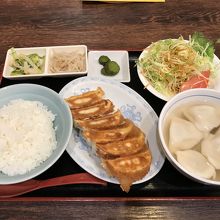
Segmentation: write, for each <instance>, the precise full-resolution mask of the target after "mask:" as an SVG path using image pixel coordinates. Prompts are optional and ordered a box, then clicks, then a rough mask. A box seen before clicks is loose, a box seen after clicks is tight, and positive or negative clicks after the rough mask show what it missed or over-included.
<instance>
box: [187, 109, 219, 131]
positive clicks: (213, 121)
mask: <svg viewBox="0 0 220 220" xmlns="http://www.w3.org/2000/svg"><path fill="white" fill-rule="evenodd" d="M183 114H184V115H185V117H186V118H187V119H188V120H190V121H191V122H192V123H193V124H195V126H196V127H197V128H198V129H199V130H200V131H204V132H209V131H211V130H212V129H213V128H215V127H217V126H219V125H220V113H219V112H218V110H217V109H216V108H215V107H213V106H210V105H197V106H192V107H190V108H188V109H186V110H185V111H184V112H183Z"/></svg>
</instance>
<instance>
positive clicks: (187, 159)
mask: <svg viewBox="0 0 220 220" xmlns="http://www.w3.org/2000/svg"><path fill="white" fill-rule="evenodd" d="M176 156H177V161H178V162H179V163H180V164H181V165H182V166H183V167H184V168H185V169H186V170H187V171H189V172H190V173H192V174H193V175H195V176H198V177H202V178H206V179H211V178H213V179H214V178H215V176H216V171H215V168H214V167H213V166H212V165H211V164H210V163H209V162H208V160H207V159H206V158H205V157H204V156H203V155H202V154H201V153H200V152H198V151H195V150H185V151H177V152H176Z"/></svg>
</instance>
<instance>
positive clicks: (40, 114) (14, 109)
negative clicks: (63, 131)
mask: <svg viewBox="0 0 220 220" xmlns="http://www.w3.org/2000/svg"><path fill="white" fill-rule="evenodd" d="M54 119H55V115H54V114H53V113H52V112H51V111H49V110H48V109H47V107H46V106H45V105H43V104H42V103H41V102H38V101H27V100H22V99H16V100H13V101H11V102H10V103H8V104H7V105H5V106H3V107H2V108H0V172H3V173H5V174H7V175H9V176H14V175H18V174H25V173H27V172H28V171H30V170H32V169H34V168H35V167H37V166H39V165H40V164H41V163H42V162H43V161H45V160H46V159H47V158H48V157H49V156H50V155H51V154H52V152H53V150H54V149H55V148H56V145H57V142H56V135H55V129H54V127H53V121H54Z"/></svg>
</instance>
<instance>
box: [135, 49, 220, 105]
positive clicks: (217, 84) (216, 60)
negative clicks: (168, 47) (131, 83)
mask: <svg viewBox="0 0 220 220" xmlns="http://www.w3.org/2000/svg"><path fill="white" fill-rule="evenodd" d="M149 47H150V46H149ZM147 48H148V47H147ZM147 48H146V49H145V50H143V51H142V53H141V54H140V56H139V58H138V60H139V59H140V58H142V57H143V56H144V55H145V54H146V53H148V51H147ZM213 63H214V65H216V66H220V60H219V58H218V57H217V56H216V55H214V59H213ZM218 69H219V68H216V72H217V77H216V79H215V82H214V88H212V89H215V90H217V91H220V70H218ZM137 73H138V76H139V79H140V81H141V82H142V84H143V85H144V87H145V88H147V90H148V91H149V92H151V93H152V94H153V95H155V96H156V97H158V98H160V99H162V100H164V101H168V100H170V99H171V98H172V96H165V95H163V94H161V93H160V92H158V91H157V90H156V89H154V87H153V86H152V85H151V84H150V83H149V82H148V80H147V79H146V78H145V77H144V76H143V74H141V68H140V67H139V65H137Z"/></svg>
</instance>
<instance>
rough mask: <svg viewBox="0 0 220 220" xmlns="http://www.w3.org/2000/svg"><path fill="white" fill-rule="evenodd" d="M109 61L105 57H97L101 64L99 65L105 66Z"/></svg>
mask: <svg viewBox="0 0 220 220" xmlns="http://www.w3.org/2000/svg"><path fill="white" fill-rule="evenodd" d="M109 60H110V59H109V58H108V57H107V56H104V55H103V56H100V57H99V63H100V64H101V65H103V66H104V65H105V64H106V63H107V62H108V61H109Z"/></svg>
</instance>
